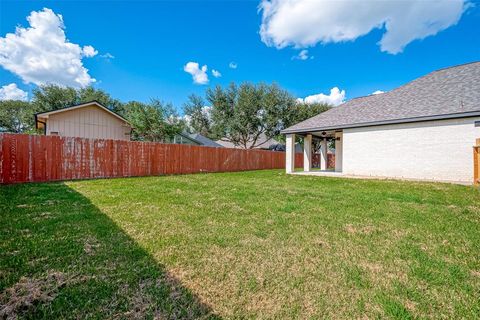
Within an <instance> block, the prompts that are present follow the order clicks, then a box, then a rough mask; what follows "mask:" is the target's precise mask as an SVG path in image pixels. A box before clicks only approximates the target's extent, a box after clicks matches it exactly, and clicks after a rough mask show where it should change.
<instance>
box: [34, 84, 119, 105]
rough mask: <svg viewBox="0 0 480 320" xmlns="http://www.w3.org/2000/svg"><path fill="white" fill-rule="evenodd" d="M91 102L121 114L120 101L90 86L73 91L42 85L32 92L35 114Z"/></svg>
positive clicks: (51, 85) (67, 88)
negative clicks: (94, 101) (96, 102)
mask: <svg viewBox="0 0 480 320" xmlns="http://www.w3.org/2000/svg"><path fill="white" fill-rule="evenodd" d="M93 100H96V101H98V102H99V103H101V104H102V105H104V106H105V107H107V108H109V109H111V110H113V111H116V112H123V106H122V103H121V102H120V101H118V100H116V99H113V98H112V97H111V96H110V94H108V93H107V92H105V91H103V90H101V89H95V88H93V87H91V86H90V87H86V88H81V89H75V88H71V87H61V86H58V85H54V84H48V85H42V86H40V87H38V88H35V89H34V90H33V98H32V104H33V106H34V109H35V110H36V111H37V112H43V111H50V110H57V109H62V108H66V107H70V106H73V105H76V104H80V103H85V102H90V101H93Z"/></svg>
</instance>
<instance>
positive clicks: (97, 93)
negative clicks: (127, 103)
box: [77, 86, 125, 115]
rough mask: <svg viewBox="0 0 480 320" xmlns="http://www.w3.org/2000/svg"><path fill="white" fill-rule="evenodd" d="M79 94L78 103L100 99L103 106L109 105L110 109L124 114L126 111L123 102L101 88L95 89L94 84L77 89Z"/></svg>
mask: <svg viewBox="0 0 480 320" xmlns="http://www.w3.org/2000/svg"><path fill="white" fill-rule="evenodd" d="M77 95H78V98H77V99H78V103H84V102H89V101H94V100H95V101H98V102H99V103H101V104H102V105H103V106H105V107H107V108H108V109H110V110H112V111H114V112H118V113H120V114H122V115H123V113H124V111H125V110H124V108H123V103H121V102H120V101H119V100H117V99H113V98H112V97H111V96H110V94H108V93H107V92H105V91H103V90H101V89H95V88H94V87H92V86H89V87H86V88H82V89H79V90H78V91H77Z"/></svg>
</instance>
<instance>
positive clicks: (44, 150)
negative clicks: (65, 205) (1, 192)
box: [0, 134, 303, 184]
mask: <svg viewBox="0 0 480 320" xmlns="http://www.w3.org/2000/svg"><path fill="white" fill-rule="evenodd" d="M295 164H296V165H297V166H299V167H300V166H302V164H303V155H302V154H297V155H296V159H295ZM281 168H285V153H284V152H273V151H264V150H241V149H229V148H214V147H203V146H192V145H180V144H163V143H153V142H133V141H121V140H101V139H84V138H70V137H58V136H38V135H24V134H0V183H1V184H8V183H19V182H40V181H54V180H71V179H92V178H113V177H133V176H156V175H167V174H185V173H198V172H227V171H243V170H260V169H281Z"/></svg>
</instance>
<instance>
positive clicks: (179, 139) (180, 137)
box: [166, 132, 202, 146]
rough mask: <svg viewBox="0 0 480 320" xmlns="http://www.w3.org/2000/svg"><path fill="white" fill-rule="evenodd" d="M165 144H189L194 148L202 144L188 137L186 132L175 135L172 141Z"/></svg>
mask: <svg viewBox="0 0 480 320" xmlns="http://www.w3.org/2000/svg"><path fill="white" fill-rule="evenodd" d="M166 142H167V143H176V144H191V145H194V146H201V145H202V143H201V142H200V141H198V140H196V139H195V138H192V137H190V136H189V134H188V133H186V132H181V133H177V134H176V135H175V136H174V137H173V138H172V139H169V140H167V141H166Z"/></svg>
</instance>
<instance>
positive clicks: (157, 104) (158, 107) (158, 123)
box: [124, 99, 184, 142]
mask: <svg viewBox="0 0 480 320" xmlns="http://www.w3.org/2000/svg"><path fill="white" fill-rule="evenodd" d="M124 110H125V116H126V118H127V119H128V120H129V121H130V123H131V124H132V126H133V128H134V130H133V134H132V139H133V140H139V141H157V142H167V141H170V139H172V138H173V136H175V134H177V133H180V132H182V130H183V128H184V123H183V121H182V120H180V118H179V117H178V115H177V113H176V112H175V109H174V108H173V106H172V105H171V104H164V103H162V102H161V101H159V100H157V99H153V100H152V101H151V102H150V103H142V102H137V101H131V102H128V103H126V104H125V105H124Z"/></svg>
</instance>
